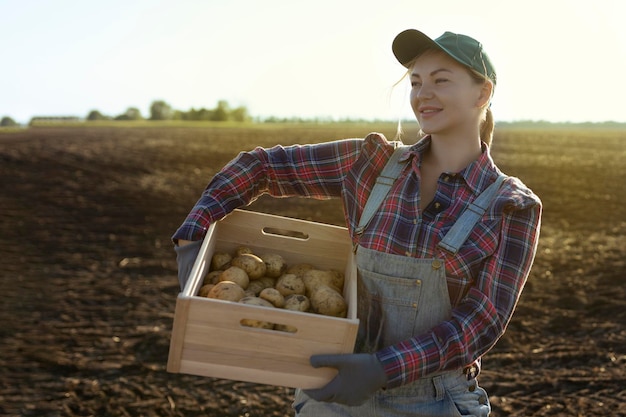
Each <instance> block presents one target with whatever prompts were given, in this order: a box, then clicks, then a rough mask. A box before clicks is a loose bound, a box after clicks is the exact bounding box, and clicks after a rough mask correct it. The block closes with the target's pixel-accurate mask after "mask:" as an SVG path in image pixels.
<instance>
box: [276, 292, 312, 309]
mask: <svg viewBox="0 0 626 417" xmlns="http://www.w3.org/2000/svg"><path fill="white" fill-rule="evenodd" d="M283 308H284V309H285V310H291V311H302V312H306V311H309V309H310V308H311V301H310V300H309V298H308V297H307V296H306V295H300V294H291V295H288V296H287V297H285V307H283Z"/></svg>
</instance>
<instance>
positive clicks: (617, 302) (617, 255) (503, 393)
mask: <svg viewBox="0 0 626 417" xmlns="http://www.w3.org/2000/svg"><path fill="white" fill-rule="evenodd" d="M385 128H389V127H388V126H387V127H385ZM370 130H376V128H375V127H369V126H352V127H345V126H344V127H333V126H318V127H298V126H295V127H293V126H292V127H274V128H270V127H266V126H256V127H250V128H232V127H231V128H228V127H225V128H218V127H207V126H204V127H198V128H192V127H189V128H174V127H159V128H155V127H137V128H130V127H128V128H121V127H120V128H110V127H97V128H95V127H84V126H83V127H38V128H29V129H24V130H22V131H17V132H1V131H0V219H1V221H0V255H1V264H0V291H1V295H2V303H1V307H0V323H2V325H1V327H0V353H1V354H0V415H5V416H50V417H52V416H200V415H202V416H290V415H293V412H292V411H291V408H290V401H291V395H292V393H293V390H291V389H288V388H283V387H274V386H267V385H256V384H250V383H243V382H235V381H228V380H218V379H212V378H204V377H197V376H191V375H181V374H171V373H167V372H166V370H165V367H166V363H167V356H168V349H169V338H170V333H171V329H172V319H173V313H174V306H175V302H176V296H177V294H178V281H177V278H176V263H175V256H174V251H173V250H172V244H171V242H170V236H171V234H172V233H173V232H174V230H175V229H176V228H177V227H178V225H179V224H180V222H181V221H182V220H183V219H184V217H185V215H186V213H187V212H188V211H189V209H190V208H191V207H192V205H193V203H194V202H195V201H196V199H197V198H198V196H199V195H200V193H201V191H202V189H203V188H204V186H205V185H206V183H207V182H208V180H209V179H210V178H211V176H212V175H213V174H214V173H215V172H216V171H217V170H218V169H219V168H220V167H221V166H222V165H223V164H224V163H226V162H227V161H228V160H229V159H230V158H232V157H233V156H234V155H235V154H236V153H237V152H238V151H240V150H244V149H249V148H251V147H253V146H256V145H262V146H269V145H272V144H274V143H283V144H287V143H294V142H299V143H304V142H313V141H319V140H331V139H338V138H341V137H350V136H360V137H362V136H364V135H366V134H367V133H368V132H369V131H370ZM378 130H381V129H378ZM388 130H393V129H392V128H391V129H388ZM384 133H387V134H388V137H391V136H393V134H392V133H391V134H390V133H389V132H384ZM493 154H494V158H495V159H496V161H497V162H498V164H499V165H500V166H501V168H502V169H503V170H504V171H505V172H506V173H508V174H511V175H516V176H519V177H521V178H522V179H523V180H524V182H526V183H527V184H528V185H529V186H530V187H531V188H533V190H534V191H535V192H536V193H537V194H538V195H539V196H540V197H541V198H542V200H543V201H544V205H545V213H544V225H543V228H542V237H541V243H540V248H539V253H538V255H537V259H536V263H535V266H534V269H533V271H532V274H531V277H530V279H529V282H528V285H527V287H526V289H525V292H524V294H523V296H522V299H521V301H520V304H519V306H518V309H517V312H516V314H515V316H514V318H513V320H512V323H511V324H510V327H509V329H508V331H507V333H506V335H505V336H504V337H503V338H502V339H501V340H500V341H499V342H498V344H497V345H496V347H495V348H494V349H493V350H492V351H491V352H489V353H488V354H487V355H486V356H485V358H484V371H483V373H482V374H481V376H480V382H481V384H482V385H483V386H484V387H485V388H486V390H487V392H488V393H489V394H490V399H491V401H492V405H493V410H494V411H493V415H494V416H626V391H625V390H626V285H625V284H626V238H625V235H626V208H625V207H626V187H624V178H626V168H625V164H624V162H623V161H625V160H626V132H623V131H612V132H607V131H589V132H577V131H573V130H572V131H558V132H556V131H555V132H551V131H547V132H541V131H510V132H509V131H504V132H502V133H499V134H498V135H497V136H496V139H495V144H494V148H493ZM250 209H253V210H257V211H264V212H269V213H275V214H280V215H286V216H292V217H298V218H304V219H310V220H314V221H320V222H326V223H334V224H341V222H342V213H341V210H340V206H339V203H338V202H336V201H330V202H314V201H306V200H302V199H293V200H291V199H289V200H287V201H285V200H281V201H280V202H277V201H276V200H272V199H269V198H261V199H260V200H258V201H257V202H256V203H254V204H253V205H252V206H251V207H250Z"/></svg>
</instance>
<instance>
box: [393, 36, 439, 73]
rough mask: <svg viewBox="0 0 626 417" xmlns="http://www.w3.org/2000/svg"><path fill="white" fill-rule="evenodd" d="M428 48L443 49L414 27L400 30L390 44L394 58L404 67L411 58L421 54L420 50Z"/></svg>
mask: <svg viewBox="0 0 626 417" xmlns="http://www.w3.org/2000/svg"><path fill="white" fill-rule="evenodd" d="M429 48H436V49H439V50H443V49H442V48H441V46H439V45H438V44H437V42H435V41H434V40H432V39H431V38H429V37H428V36H426V35H425V34H423V33H422V32H420V31H419V30H415V29H407V30H405V31H403V32H400V33H399V34H398V36H396V38H395V39H394V40H393V43H392V44H391V49H392V51H393V54H394V55H395V56H396V59H397V60H398V61H399V62H400V63H401V64H402V65H404V66H405V67H408V64H409V63H410V62H411V61H412V60H413V58H415V57H416V56H418V55H421V54H422V52H424V51H425V50H426V49H429ZM444 52H447V51H444Z"/></svg>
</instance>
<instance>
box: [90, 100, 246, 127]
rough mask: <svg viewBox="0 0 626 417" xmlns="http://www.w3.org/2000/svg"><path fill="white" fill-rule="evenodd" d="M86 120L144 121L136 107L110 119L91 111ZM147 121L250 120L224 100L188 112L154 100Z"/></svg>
mask: <svg viewBox="0 0 626 417" xmlns="http://www.w3.org/2000/svg"><path fill="white" fill-rule="evenodd" d="M86 119H87V120H144V117H143V115H142V114H141V112H140V111H139V109H138V108H136V107H129V108H128V109H126V111H125V112H124V113H122V114H119V115H117V116H114V117H111V116H107V115H104V114H102V113H100V112H99V111H98V110H91V111H90V112H89V114H88V115H87V118H86ZM147 119H148V120H190V121H211V122H228V121H233V122H248V121H251V120H252V118H251V117H250V114H249V113H248V109H247V108H246V107H245V106H240V107H235V108H231V106H230V105H229V104H228V102H227V101H226V100H220V101H218V102H217V106H216V107H215V108H213V109H205V108H204V107H203V108H200V109H197V110H196V109H194V108H191V109H190V110H188V111H182V110H176V109H173V108H172V106H170V105H169V104H168V103H166V102H165V101H163V100H155V101H153V102H152V104H151V105H150V115H149V117H147Z"/></svg>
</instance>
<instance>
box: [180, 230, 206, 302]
mask: <svg viewBox="0 0 626 417" xmlns="http://www.w3.org/2000/svg"><path fill="white" fill-rule="evenodd" d="M201 246H202V241H201V240H196V241H195V242H191V243H188V244H186V245H184V246H178V245H176V246H174V250H175V251H176V262H177V263H178V283H179V284H180V289H181V290H182V289H184V288H185V284H186V283H187V280H188V279H189V274H190V273H191V269H192V268H193V264H194V263H195V262H196V258H197V257H198V253H199V252H200V247H201Z"/></svg>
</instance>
